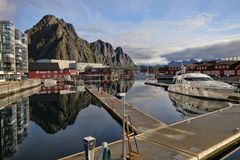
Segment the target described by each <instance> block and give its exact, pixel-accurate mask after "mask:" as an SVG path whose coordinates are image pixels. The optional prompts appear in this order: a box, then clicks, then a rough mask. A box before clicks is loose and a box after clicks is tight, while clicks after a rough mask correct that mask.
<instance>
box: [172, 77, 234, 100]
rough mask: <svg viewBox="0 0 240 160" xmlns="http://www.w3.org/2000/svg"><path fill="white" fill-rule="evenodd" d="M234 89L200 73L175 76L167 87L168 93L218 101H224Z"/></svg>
mask: <svg viewBox="0 0 240 160" xmlns="http://www.w3.org/2000/svg"><path fill="white" fill-rule="evenodd" d="M235 89H236V88H235V87H234V86H232V85H229V84H227V83H224V82H220V81H215V80H213V79H212V78H211V77H210V76H208V75H206V74H202V73H185V74H181V75H177V76H175V77H173V84H171V85H169V87H168V91H169V92H174V93H180V94H184V95H189V96H194V97H202V98H209V99H219V100H226V99H227V98H228V97H229V96H230V95H231V94H233V93H234V91H235Z"/></svg>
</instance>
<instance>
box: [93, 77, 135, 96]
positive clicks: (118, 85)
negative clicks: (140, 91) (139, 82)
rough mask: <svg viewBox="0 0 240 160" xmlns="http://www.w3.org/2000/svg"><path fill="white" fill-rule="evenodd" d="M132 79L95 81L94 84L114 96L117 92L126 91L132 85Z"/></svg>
mask: <svg viewBox="0 0 240 160" xmlns="http://www.w3.org/2000/svg"><path fill="white" fill-rule="evenodd" d="M134 82H135V81H134V80H127V81H126V80H125V81H116V82H112V83H96V84H95V85H96V86H98V87H99V86H100V87H103V89H104V91H106V92H108V93H109V94H111V95H114V96H116V95H117V94H118V93H126V92H128V90H129V89H130V88H131V87H132V86H133V84H134Z"/></svg>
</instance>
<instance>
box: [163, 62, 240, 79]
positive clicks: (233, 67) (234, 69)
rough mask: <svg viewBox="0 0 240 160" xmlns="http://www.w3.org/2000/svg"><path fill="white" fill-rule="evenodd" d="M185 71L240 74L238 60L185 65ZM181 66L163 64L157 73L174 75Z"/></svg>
mask: <svg viewBox="0 0 240 160" xmlns="http://www.w3.org/2000/svg"><path fill="white" fill-rule="evenodd" d="M186 69H187V73H193V72H195V73H203V74H207V75H210V76H214V77H231V76H240V61H218V62H217V61H210V62H199V63H194V64H190V65H186ZM180 70H181V67H177V66H175V67H171V66H165V67H160V68H159V73H160V74H159V75H161V76H164V75H172V76H174V75H176V73H177V72H178V71H180Z"/></svg>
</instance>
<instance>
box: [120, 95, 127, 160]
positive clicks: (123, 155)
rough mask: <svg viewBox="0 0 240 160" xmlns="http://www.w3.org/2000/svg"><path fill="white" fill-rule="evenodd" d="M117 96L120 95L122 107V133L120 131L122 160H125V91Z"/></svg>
mask: <svg viewBox="0 0 240 160" xmlns="http://www.w3.org/2000/svg"><path fill="white" fill-rule="evenodd" d="M118 96H120V97H122V107H123V124H122V125H123V133H122V136H123V137H122V160H126V144H125V143H126V140H125V137H126V135H125V93H118Z"/></svg>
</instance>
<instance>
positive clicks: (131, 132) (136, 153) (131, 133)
mask: <svg viewBox="0 0 240 160" xmlns="http://www.w3.org/2000/svg"><path fill="white" fill-rule="evenodd" d="M125 120H126V124H127V125H126V129H127V133H126V136H127V142H128V143H127V145H128V153H127V156H128V157H127V159H128V160H134V159H135V158H137V157H138V156H140V152H139V148H138V144H137V140H136V134H135V131H134V130H133V124H132V121H131V118H130V116H129V115H126V116H125ZM131 137H133V140H134V144H135V147H136V150H135V151H134V150H133V148H132V144H131Z"/></svg>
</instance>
